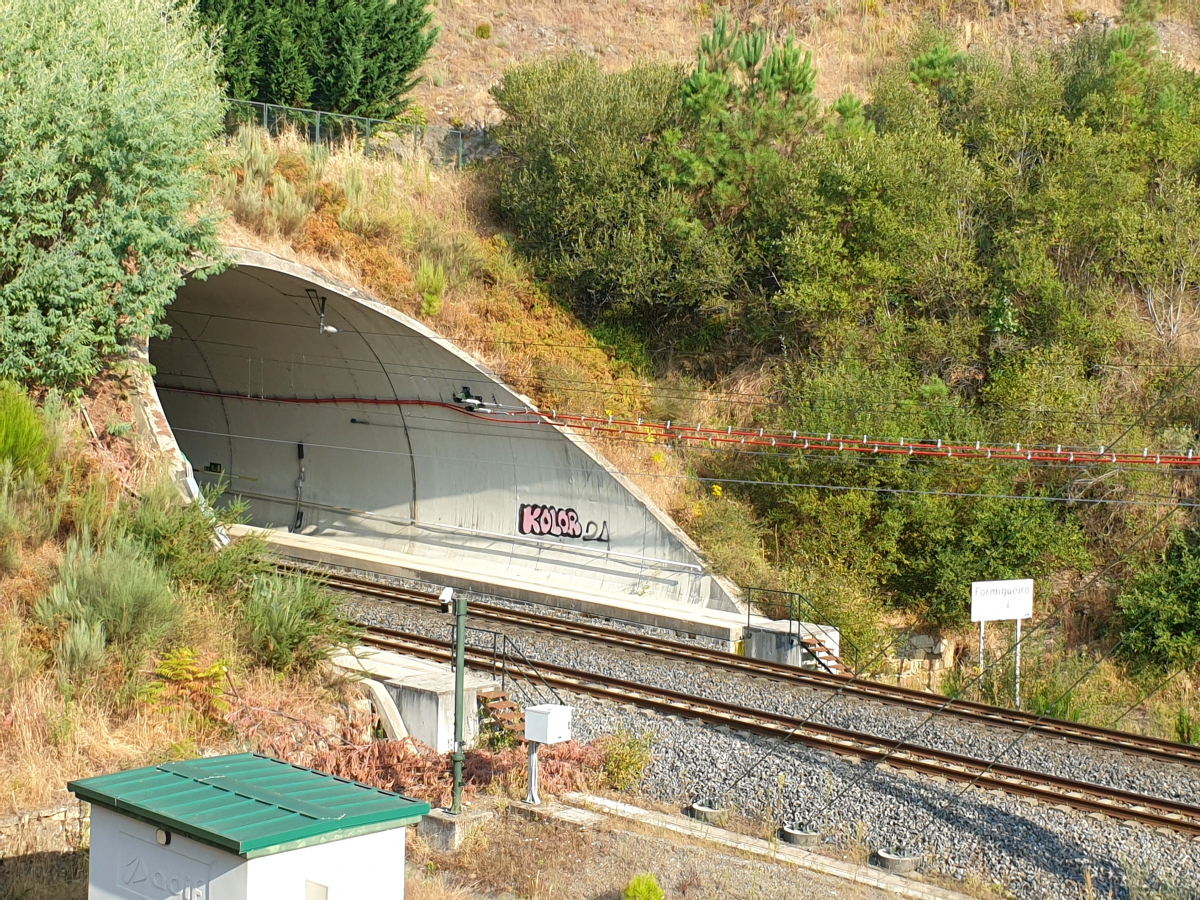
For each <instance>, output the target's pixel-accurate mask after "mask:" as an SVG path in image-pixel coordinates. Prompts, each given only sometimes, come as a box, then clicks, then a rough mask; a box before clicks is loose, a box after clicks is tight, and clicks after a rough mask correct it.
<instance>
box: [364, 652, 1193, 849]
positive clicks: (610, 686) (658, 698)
mask: <svg viewBox="0 0 1200 900" xmlns="http://www.w3.org/2000/svg"><path fill="white" fill-rule="evenodd" d="M364 642H365V643H367V644H369V645H371V646H375V647H379V648H380V649H386V650H393V651H396V652H400V653H404V654H408V655H412V656H419V657H422V658H425V659H433V660H438V661H444V662H448V661H450V659H451V657H452V655H453V648H452V645H451V643H450V642H449V641H443V640H439V639H436V638H430V637H426V636H424V635H418V634H410V633H407V632H402V631H396V630H393V629H389V628H369V629H367V631H366V635H365V637H364ZM466 660H467V665H468V666H471V667H473V668H476V669H485V670H489V671H494V668H495V665H496V658H495V656H494V655H493V654H492V653H491V652H490V651H489V650H487V649H483V648H479V647H467V650H466ZM507 671H508V672H509V674H519V675H523V676H525V677H527V678H530V679H536V680H538V681H541V682H544V683H545V684H547V685H549V686H550V687H554V688H561V689H564V690H567V691H571V692H573V693H577V694H584V695H588V696H592V697H597V698H600V699H604V700H609V701H613V702H617V703H624V704H634V705H636V706H639V707H643V708H647V709H653V710H656V711H658V712H660V713H664V714H666V715H676V716H681V717H685V718H689V719H696V720H700V721H703V722H706V723H709V724H712V725H720V726H726V727H728V728H729V729H730V730H732V731H741V732H749V733H752V734H757V735H762V736H764V737H769V738H777V739H781V740H786V741H790V742H794V743H799V744H803V745H805V746H808V747H811V748H812V749H815V750H819V751H823V752H827V753H832V754H835V755H837V756H842V757H855V758H857V759H858V760H861V761H866V762H875V763H884V764H885V765H887V766H888V767H890V768H892V769H896V770H899V771H901V772H903V771H905V770H907V771H911V772H916V773H919V774H922V775H926V776H930V777H934V778H944V779H945V780H947V781H953V782H957V783H966V784H974V785H975V786H976V787H978V788H980V789H981V790H987V791H1000V792H1003V793H1005V794H1011V795H1017V796H1021V797H1025V798H1029V799H1032V800H1035V801H1037V802H1039V803H1045V804H1047V805H1049V806H1054V807H1070V808H1073V809H1077V810H1080V811H1083V812H1085V813H1089V814H1098V815H1102V816H1107V817H1111V818H1114V819H1118V820H1121V821H1126V822H1137V823H1140V824H1142V825H1146V826H1149V827H1152V828H1165V829H1170V830H1172V831H1175V832H1180V833H1183V834H1186V835H1188V836H1190V837H1192V838H1193V839H1197V840H1200V807H1197V806H1191V805H1188V804H1185V803H1180V802H1176V801H1172V800H1165V799H1161V798H1157V797H1148V796H1144V795H1142V794H1137V793H1133V792H1131V791H1124V790H1119V789H1113V788H1108V787H1102V786H1099V785H1094V784H1090V783H1088V782H1081V781H1073V780H1071V779H1068V778H1062V777H1058V776H1053V775H1046V774H1044V773H1041V772H1033V771H1028V770H1024V769H1019V768H1016V767H1014V766H1007V765H1003V764H999V763H996V764H993V763H989V762H986V761H981V760H978V759H973V758H971V757H966V756H961V755H959V754H956V753H950V752H946V751H942V750H933V749H929V748H926V747H918V746H907V745H905V746H903V747H901V748H899V749H897V747H896V742H894V741H888V740H886V739H882V738H876V737H872V736H871V735H866V734H861V733H859V732H854V731H849V730H847V729H844V728H837V727H835V726H831V725H824V724H821V723H817V722H808V721H804V720H802V719H797V718H793V717H791V716H785V715H779V714H775V713H769V712H764V711H762V710H757V709H751V708H747V707H742V706H737V705H735V704H732V703H724V702H721V701H717V700H710V699H707V698H703V697H695V696H692V695H690V694H683V693H679V692H677V691H671V690H667V689H663V688H655V687H649V686H647V685H643V684H636V683H634V682H630V681H623V680H621V679H617V678H610V677H607V676H601V675H597V674H596V673H593V672H581V671H577V670H574V669H570V668H567V667H566V666H559V665H554V664H550V663H541V662H539V663H537V664H536V669H534V668H533V667H532V666H529V665H526V664H524V663H522V662H514V661H512V660H509V661H508V662H507Z"/></svg>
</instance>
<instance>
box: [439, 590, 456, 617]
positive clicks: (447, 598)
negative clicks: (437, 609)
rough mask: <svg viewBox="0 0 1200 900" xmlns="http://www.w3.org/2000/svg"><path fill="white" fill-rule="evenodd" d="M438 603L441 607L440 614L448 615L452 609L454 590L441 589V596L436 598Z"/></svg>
mask: <svg viewBox="0 0 1200 900" xmlns="http://www.w3.org/2000/svg"><path fill="white" fill-rule="evenodd" d="M438 603H439V604H440V605H441V607H442V612H444V613H449V612H451V611H452V610H453V609H454V588H452V587H444V588H442V593H441V596H439V597H438Z"/></svg>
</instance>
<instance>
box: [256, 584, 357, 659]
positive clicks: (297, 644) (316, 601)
mask: <svg viewBox="0 0 1200 900" xmlns="http://www.w3.org/2000/svg"><path fill="white" fill-rule="evenodd" d="M244 614H245V618H246V626H247V628H248V631H249V638H250V646H251V647H252V648H253V649H254V652H255V653H256V654H257V656H258V658H259V659H261V660H262V661H263V662H264V663H266V664H267V665H269V666H271V667H272V668H274V669H279V670H280V671H283V670H285V669H289V668H293V667H299V668H309V667H311V666H312V665H313V664H315V663H316V662H318V661H319V660H321V659H324V658H325V656H327V655H328V650H329V648H330V647H331V646H345V645H347V644H352V643H353V641H354V638H355V637H356V636H357V634H358V632H357V630H356V629H354V628H352V627H351V626H349V625H347V624H346V623H345V622H343V621H342V619H341V617H340V616H339V614H338V603H337V600H336V598H335V597H334V596H333V595H332V594H331V593H330V592H329V591H327V590H326V589H325V588H323V587H321V586H320V585H319V584H317V583H316V582H314V581H313V580H312V579H310V578H307V577H305V576H302V575H291V576H283V575H267V574H262V575H259V576H257V577H256V578H255V579H254V583H253V585H252V586H251V588H250V593H249V597H247V599H246V602H245V613H244Z"/></svg>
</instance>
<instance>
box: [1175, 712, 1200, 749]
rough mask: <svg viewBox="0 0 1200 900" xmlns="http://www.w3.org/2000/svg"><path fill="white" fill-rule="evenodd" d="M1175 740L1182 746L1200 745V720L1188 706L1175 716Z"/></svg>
mask: <svg viewBox="0 0 1200 900" xmlns="http://www.w3.org/2000/svg"><path fill="white" fill-rule="evenodd" d="M1175 740H1177V741H1179V743H1181V744H1200V719H1197V718H1196V717H1195V716H1194V715H1192V711H1191V710H1190V709H1188V708H1187V707H1186V706H1181V707H1179V712H1178V713H1177V714H1176V715H1175Z"/></svg>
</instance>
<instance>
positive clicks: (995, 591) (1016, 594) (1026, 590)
mask: <svg viewBox="0 0 1200 900" xmlns="http://www.w3.org/2000/svg"><path fill="white" fill-rule="evenodd" d="M1032 616H1033V579H1032V578H1013V579H1009V580H1008V581H974V582H972V583H971V621H972V622H978V623H979V689H980V692H981V693H982V691H983V668H984V667H983V626H984V624H985V623H986V622H994V621H997V620H999V619H1016V622H1017V662H1016V678H1015V685H1014V686H1015V691H1014V693H1015V701H1016V706H1017V709H1020V708H1021V620H1022V619H1028V618H1030V617H1032Z"/></svg>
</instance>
